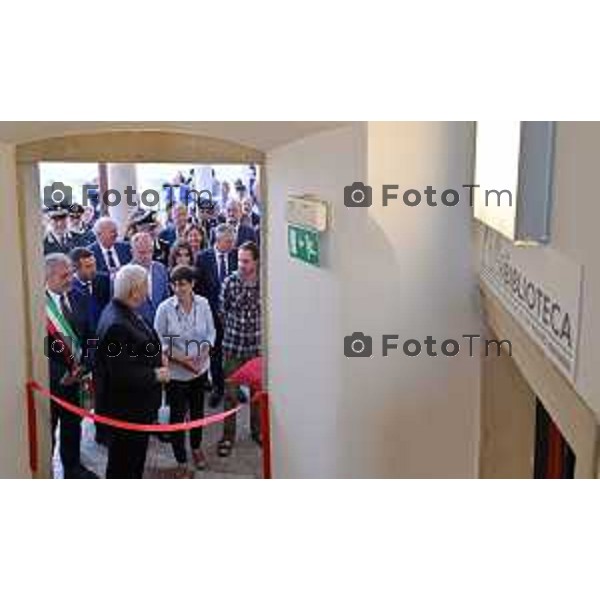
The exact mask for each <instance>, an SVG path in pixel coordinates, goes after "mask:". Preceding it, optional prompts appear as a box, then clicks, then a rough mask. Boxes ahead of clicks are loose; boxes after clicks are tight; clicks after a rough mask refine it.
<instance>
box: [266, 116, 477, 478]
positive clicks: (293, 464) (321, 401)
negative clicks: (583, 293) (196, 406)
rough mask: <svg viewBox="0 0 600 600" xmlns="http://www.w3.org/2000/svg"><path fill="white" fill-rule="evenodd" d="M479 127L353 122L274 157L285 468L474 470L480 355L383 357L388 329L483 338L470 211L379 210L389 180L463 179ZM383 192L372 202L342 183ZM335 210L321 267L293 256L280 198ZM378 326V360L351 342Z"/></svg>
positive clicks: (363, 473) (278, 427)
mask: <svg viewBox="0 0 600 600" xmlns="http://www.w3.org/2000/svg"><path fill="white" fill-rule="evenodd" d="M470 135H471V129H470V127H469V126H468V125H466V124H451V123H369V124H355V125H351V126H348V127H346V128H343V129H339V130H336V131H333V132H326V133H322V134H319V135H315V136H311V137H309V138H305V139H304V140H301V141H299V142H295V143H293V144H290V145H288V146H285V147H283V148H279V149H277V150H275V151H273V152H271V153H270V154H269V155H268V178H269V179H268V181H269V232H270V233H269V256H268V271H269V294H270V317H269V324H268V328H269V333H270V339H269V344H270V346H269V378H270V381H269V387H270V390H271V392H272V394H273V411H274V414H273V429H274V440H273V444H274V469H275V475H276V476H278V477H436V476H437V477H471V476H475V474H476V464H477V444H478V427H479V425H478V418H479V417H478V402H479V359H478V357H473V358H470V357H468V354H463V355H462V356H461V355H459V356H458V357H455V358H445V357H438V358H433V357H427V356H420V357H417V358H408V357H404V356H403V355H402V354H401V352H400V351H397V352H396V353H395V354H393V355H392V356H389V357H387V358H384V357H382V356H381V335H382V334H383V333H396V334H398V335H400V339H401V340H404V339H408V338H411V337H415V338H418V339H424V338H425V337H426V336H427V335H432V336H433V337H435V338H436V339H438V340H439V341H440V342H441V341H442V340H444V339H446V338H450V337H451V338H454V339H460V336H461V335H462V334H464V333H478V332H479V321H478V315H477V312H476V307H475V306H474V305H473V304H472V297H473V288H474V285H475V282H474V279H473V273H472V270H471V239H470V229H469V227H470V212H469V207H468V205H466V206H458V207H452V208H446V207H437V208H432V207H426V206H425V207H418V208H412V207H407V206H405V205H403V204H401V203H398V204H396V205H395V206H390V207H387V208H383V207H382V206H381V195H380V193H378V192H377V190H380V189H381V184H382V183H397V184H399V185H400V188H401V189H408V188H417V189H423V188H425V187H426V186H427V185H428V184H431V185H432V186H433V187H435V188H436V189H440V190H441V189H445V188H447V187H455V188H460V186H461V185H462V184H463V183H465V182H468V181H469V179H468V177H469V169H468V163H469V156H470V148H471V146H470V144H471V137H470ZM360 180H363V181H368V183H370V184H371V185H372V186H373V188H374V198H373V206H372V207H371V208H370V209H359V208H346V207H344V204H343V188H344V186H346V185H349V184H351V183H352V182H353V181H360ZM290 192H291V193H314V194H317V195H318V196H320V197H321V198H322V199H324V200H327V201H329V202H330V203H331V206H332V212H333V218H332V222H333V227H332V229H331V231H330V232H329V233H327V234H325V236H324V242H325V252H324V253H325V264H324V267H323V268H322V269H314V268H311V267H309V266H304V265H302V264H298V263H295V262H294V261H292V260H291V259H289V258H288V256H287V246H286V234H285V207H284V205H285V199H286V196H287V194H288V193H290ZM354 331H364V332H365V333H367V334H369V335H372V336H373V340H374V355H373V357H372V358H371V359H346V358H345V357H344V354H343V338H344V336H346V335H349V334H351V333H352V332H354Z"/></svg>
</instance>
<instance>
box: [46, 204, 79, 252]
mask: <svg viewBox="0 0 600 600" xmlns="http://www.w3.org/2000/svg"><path fill="white" fill-rule="evenodd" d="M69 210H70V206H69V204H66V203H62V204H55V205H53V206H50V207H49V208H46V209H45V213H46V216H47V217H48V230H47V231H46V235H44V255H46V254H57V253H59V254H68V253H69V252H70V251H71V250H72V249H73V248H75V247H76V246H78V245H80V244H81V236H80V235H78V234H77V233H74V232H73V231H69V226H68V221H67V217H68V216H69Z"/></svg>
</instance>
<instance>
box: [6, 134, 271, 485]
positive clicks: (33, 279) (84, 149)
mask: <svg viewBox="0 0 600 600" xmlns="http://www.w3.org/2000/svg"><path fill="white" fill-rule="evenodd" d="M53 161H55V162H95V163H101V162H104V163H188V164H199V165H200V164H209V165H218V164H251V163H253V164H256V165H258V166H260V167H261V177H260V186H261V188H260V191H261V201H262V206H263V211H264V214H263V219H262V223H261V228H262V229H261V279H262V302H263V313H262V314H263V344H266V342H267V340H268V333H267V330H266V324H267V323H268V318H267V310H268V302H267V298H268V290H267V285H268V281H267V278H266V264H267V260H266V251H267V248H266V246H267V238H268V232H267V231H266V225H267V221H268V219H267V218H266V210H267V182H266V172H265V171H266V169H265V162H266V161H265V154H264V153H263V152H261V151H260V150H256V149H254V148H250V147H248V146H244V145H241V144H237V143H235V142H231V141H227V140H222V139H218V138H213V137H207V136H202V135H195V134H190V133H181V132H176V131H163V130H161V131H139V130H135V131H122V130H119V131H103V132H95V133H86V134H73V135H66V136H61V137H52V138H47V139H42V140H37V141H33V142H28V143H25V144H20V145H18V146H17V147H16V163H17V164H16V168H17V198H18V205H19V230H20V231H19V233H20V236H19V237H20V239H21V254H22V257H23V265H24V266H23V285H24V291H25V297H26V304H27V305H26V307H25V326H26V348H25V352H26V366H27V378H28V379H34V380H35V381H38V382H40V383H41V384H42V385H45V386H47V385H48V362H47V358H46V356H45V355H44V335H45V333H44V331H45V327H44V326H43V325H42V324H43V323H45V309H44V306H45V304H44V293H43V290H44V273H43V252H42V243H41V240H42V236H43V221H42V215H41V211H40V197H41V196H40V182H39V166H38V165H39V163H40V162H53ZM265 355H266V353H265ZM264 364H265V373H264V381H267V377H266V375H267V373H266V365H267V360H265V361H264ZM37 407H38V411H37V430H38V444H39V445H38V454H39V466H40V469H39V472H38V473H37V474H36V475H37V476H38V477H51V474H52V470H51V460H52V457H51V440H50V428H49V426H48V424H49V422H50V414H49V405H48V403H47V402H39V401H38V403H37Z"/></svg>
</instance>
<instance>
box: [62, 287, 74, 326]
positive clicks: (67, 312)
mask: <svg viewBox="0 0 600 600" xmlns="http://www.w3.org/2000/svg"><path fill="white" fill-rule="evenodd" d="M60 310H61V312H62V314H63V315H64V317H65V319H66V320H67V323H69V325H71V327H73V311H72V310H71V307H70V306H69V301H68V299H67V294H61V295H60Z"/></svg>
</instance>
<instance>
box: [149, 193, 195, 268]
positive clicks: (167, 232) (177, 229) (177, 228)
mask: <svg viewBox="0 0 600 600" xmlns="http://www.w3.org/2000/svg"><path fill="white" fill-rule="evenodd" d="M171 217H172V222H171V223H169V224H167V226H166V227H164V228H163V229H162V230H161V231H160V233H159V234H158V239H159V240H162V241H163V242H166V243H167V244H168V246H169V249H170V248H171V246H172V245H173V244H174V243H175V242H176V241H178V240H183V236H184V234H185V229H186V227H187V226H188V223H189V222H190V216H189V214H188V209H187V207H186V206H185V205H184V204H180V203H177V204H175V205H174V206H173V208H172V209H171ZM155 260H156V259H155Z"/></svg>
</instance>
